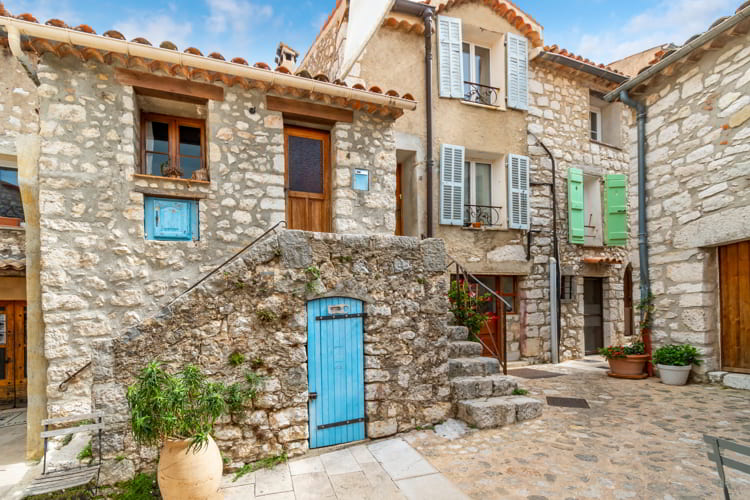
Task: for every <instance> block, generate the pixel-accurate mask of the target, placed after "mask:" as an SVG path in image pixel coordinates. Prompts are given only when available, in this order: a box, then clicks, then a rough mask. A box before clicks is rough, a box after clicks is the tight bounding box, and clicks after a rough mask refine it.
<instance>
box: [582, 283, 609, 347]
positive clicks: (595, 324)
mask: <svg viewBox="0 0 750 500" xmlns="http://www.w3.org/2000/svg"><path fill="white" fill-rule="evenodd" d="M602 307H603V302H602V279H601V278H583V336H584V342H585V352H586V354H596V353H597V352H598V350H599V348H600V347H604V321H603V320H604V318H603V314H602V313H603V311H602Z"/></svg>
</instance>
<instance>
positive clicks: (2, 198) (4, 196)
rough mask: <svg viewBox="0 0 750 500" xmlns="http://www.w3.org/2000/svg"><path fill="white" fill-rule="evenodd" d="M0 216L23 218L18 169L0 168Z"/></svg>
mask: <svg viewBox="0 0 750 500" xmlns="http://www.w3.org/2000/svg"><path fill="white" fill-rule="evenodd" d="M0 217H10V218H12V219H21V220H23V203H22V202H21V191H20V189H19V188H18V171H17V170H15V169H12V168H0Z"/></svg>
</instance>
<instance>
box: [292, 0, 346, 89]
mask: <svg viewBox="0 0 750 500" xmlns="http://www.w3.org/2000/svg"><path fill="white" fill-rule="evenodd" d="M347 3H348V2H342V0H337V1H336V6H335V7H334V9H333V12H332V13H331V16H330V17H329V18H328V20H327V21H326V24H325V25H324V26H322V27H321V30H320V33H318V36H317V38H316V39H315V41H314V42H313V45H312V46H311V47H310V49H309V50H308V51H307V53H306V54H305V57H304V59H303V60H302V62H301V63H300V66H299V69H300V70H305V71H307V72H309V73H310V74H311V75H313V76H316V75H320V74H323V75H326V77H327V78H328V79H329V80H330V81H334V80H335V79H336V78H337V77H338V72H339V69H340V64H341V58H342V57H343V47H344V43H345V42H346V27H347V21H348V12H349V9H348V8H347V5H346V4H347Z"/></svg>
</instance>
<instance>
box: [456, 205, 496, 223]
mask: <svg viewBox="0 0 750 500" xmlns="http://www.w3.org/2000/svg"><path fill="white" fill-rule="evenodd" d="M502 208H503V207H493V206H489V205H464V225H465V226H471V225H476V226H480V227H493V226H499V225H500V222H501V221H502V217H501V216H502V211H501V209H502Z"/></svg>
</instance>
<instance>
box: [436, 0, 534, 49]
mask: <svg viewBox="0 0 750 500" xmlns="http://www.w3.org/2000/svg"><path fill="white" fill-rule="evenodd" d="M433 3H438V5H437V12H438V13H441V12H443V11H445V10H448V9H451V8H452V7H455V6H458V5H463V4H467V3H482V4H484V5H486V6H487V7H489V8H490V9H492V10H493V11H494V12H495V14H497V15H498V16H500V17H504V18H505V19H506V20H507V21H508V22H509V23H510V24H512V25H513V26H515V27H516V29H518V30H519V31H520V32H521V33H522V34H523V36H525V37H526V38H528V39H529V41H530V42H531V44H532V45H533V46H534V47H540V46H541V45H542V33H541V30H542V29H543V27H542V25H541V24H539V23H538V22H537V21H536V20H535V19H534V18H533V17H531V16H530V15H529V14H527V13H526V12H524V11H523V10H521V9H519V8H518V6H516V5H515V4H514V3H512V2H510V1H509V0H448V1H447V2H446V1H444V0H435V2H432V1H431V2H429V4H433ZM524 18H527V19H529V20H530V21H532V22H533V23H534V24H536V25H537V26H539V30H536V29H534V26H532V25H531V24H529V23H527V22H525V20H524Z"/></svg>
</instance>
